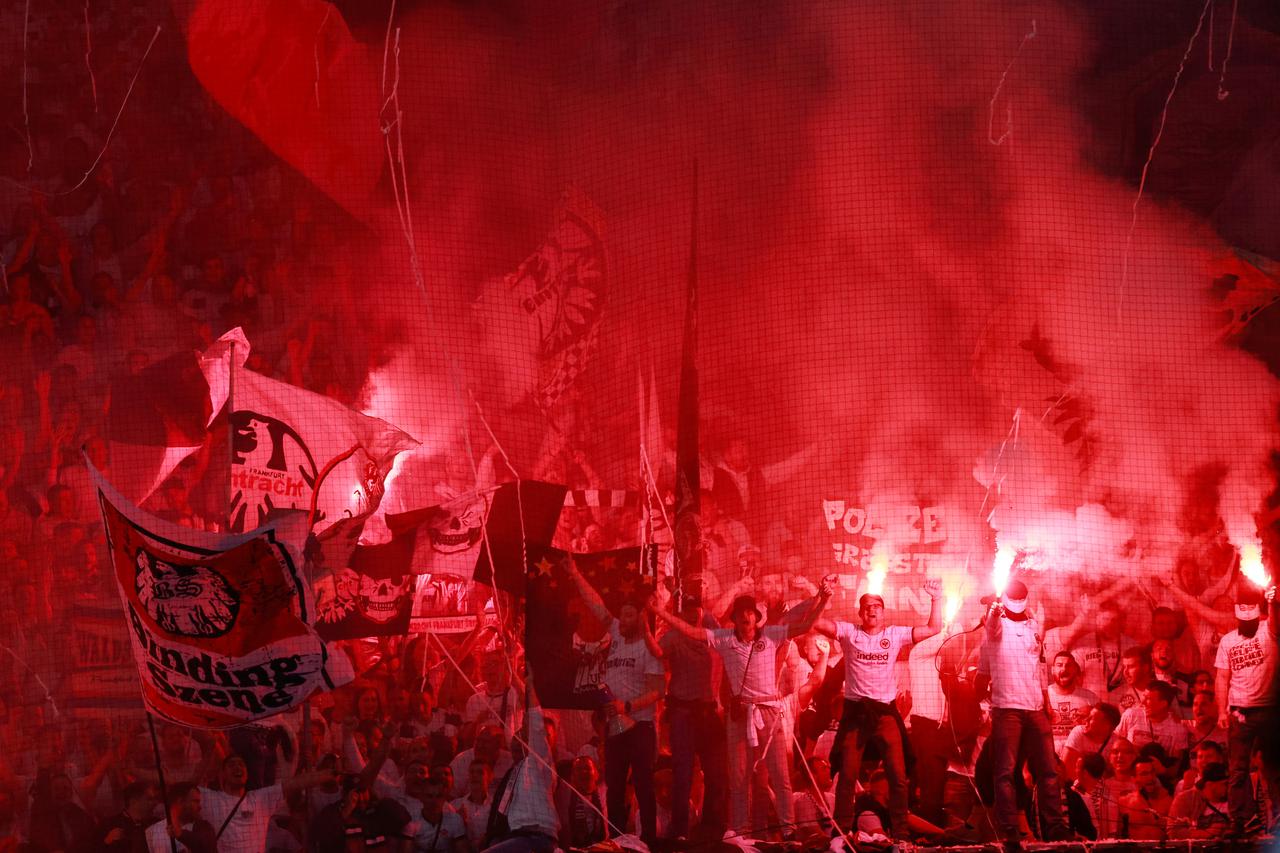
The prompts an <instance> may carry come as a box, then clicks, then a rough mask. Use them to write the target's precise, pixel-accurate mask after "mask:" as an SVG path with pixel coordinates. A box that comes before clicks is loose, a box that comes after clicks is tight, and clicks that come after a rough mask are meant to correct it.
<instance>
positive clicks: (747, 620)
mask: <svg viewBox="0 0 1280 853" xmlns="http://www.w3.org/2000/svg"><path fill="white" fill-rule="evenodd" d="M834 582H835V576H834V575H829V576H828V577H826V578H823V581H822V586H821V588H820V589H819V591H818V595H817V597H816V598H814V599H811V600H810V601H809V602H808V603H807V604H804V605H800V606H801V607H804V608H805V614H804V616H803V617H802V618H799V619H797V620H795V621H793V622H787V623H784V624H780V625H770V626H768V627H765V628H762V627H761V625H762V624H763V623H764V620H765V614H764V611H763V608H761V607H760V605H759V604H758V603H757V602H756V600H755V598H753V597H752V596H749V595H742V596H739V597H738V598H737V599H735V600H734V602H733V605H732V606H731V607H730V618H731V619H732V620H733V627H732V628H719V629H715V630H711V629H707V628H701V627H697V626H694V625H690V624H689V623H688V622H685V621H684V620H683V619H681V618H680V617H678V616H675V615H673V614H671V613H668V612H667V611H666V610H664V609H663V608H662V607H661V606H660V605H659V603H658V602H657V600H656V599H654V600H651V601H650V607H651V608H652V609H653V611H654V612H655V613H657V614H658V615H659V616H660V617H662V619H663V620H664V621H666V623H667V624H668V625H669V626H670V627H672V628H673V629H675V630H677V631H679V632H680V633H682V634H684V635H685V636H686V637H688V638H689V639H691V640H699V641H701V642H704V643H706V644H707V645H708V646H710V647H711V648H712V649H713V650H714V651H715V652H716V653H718V654H719V655H720V659H721V661H722V662H723V664H724V672H725V679H726V681H727V684H728V692H729V696H728V702H729V710H728V715H727V716H728V720H727V721H726V725H725V728H726V741H727V746H728V752H729V758H728V762H729V828H730V830H734V831H737V832H745V831H747V830H748V829H749V828H750V827H749V826H748V815H750V814H751V813H752V812H751V808H750V805H751V804H750V799H749V798H750V791H751V788H752V784H751V782H752V779H753V778H754V777H755V770H756V768H758V767H759V766H760V765H761V764H764V766H765V768H766V769H767V770H768V773H769V783H770V786H771V788H772V790H773V796H774V804H775V806H776V808H777V811H778V822H779V823H780V824H781V826H782V829H783V832H784V834H789V833H791V832H792V831H793V828H792V824H793V822H794V805H795V804H794V801H793V798H792V794H791V744H790V743H789V742H788V741H787V738H786V737H785V736H784V735H783V728H784V727H783V707H782V704H783V703H782V696H781V695H780V693H779V689H778V670H779V668H780V655H781V654H782V653H783V652H785V650H786V647H787V645H788V641H789V640H790V639H792V638H793V637H798V636H800V635H802V634H806V633H808V632H809V630H810V629H811V628H812V627H813V623H814V622H815V621H816V620H817V619H818V617H819V616H820V615H821V613H822V611H823V609H824V608H825V607H826V606H827V602H828V601H830V600H831V591H832V585H833V583H834Z"/></svg>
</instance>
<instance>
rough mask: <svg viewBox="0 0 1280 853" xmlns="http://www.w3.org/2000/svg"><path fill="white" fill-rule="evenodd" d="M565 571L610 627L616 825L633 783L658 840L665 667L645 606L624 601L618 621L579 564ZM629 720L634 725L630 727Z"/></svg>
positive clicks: (609, 728) (608, 750)
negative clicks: (657, 772)
mask: <svg viewBox="0 0 1280 853" xmlns="http://www.w3.org/2000/svg"><path fill="white" fill-rule="evenodd" d="M565 566H566V567H567V569H568V572H569V576H570V577H571V578H572V579H573V581H574V583H576V584H577V585H578V589H579V590H580V591H581V593H582V597H583V600H584V601H585V602H586V604H587V608H588V609H589V610H590V611H591V613H592V615H593V616H595V618H596V619H597V620H598V621H600V622H603V623H604V624H606V625H608V626H609V637H610V642H609V654H608V657H607V658H606V659H605V676H604V687H605V688H606V689H607V690H608V699H607V700H606V703H605V706H604V711H605V717H606V722H605V732H606V737H605V742H604V775H605V789H606V797H607V799H608V803H609V814H610V815H612V816H613V819H614V821H615V822H616V826H617V827H618V828H619V829H623V828H624V826H625V823H626V821H625V817H624V816H625V815H626V814H627V784H628V782H629V783H630V784H631V786H632V787H633V788H634V790H635V798H636V805H637V807H638V810H639V812H640V827H639V829H640V836H641V838H643V839H645V840H646V841H652V840H653V839H655V838H657V833H658V827H657V812H658V806H657V802H656V800H655V799H654V791H653V764H654V760H655V759H656V758H657V753H658V735H657V730H656V728H655V725H654V720H655V711H656V708H655V706H656V705H657V704H658V702H659V700H661V698H662V688H663V683H664V679H663V668H662V663H661V661H659V660H658V659H657V658H656V657H654V655H653V652H652V651H651V650H650V642H651V639H650V638H649V637H648V636H647V633H648V627H647V626H646V625H645V623H644V609H643V607H642V606H641V605H640V604H639V603H638V602H635V601H627V602H624V603H623V604H622V606H621V607H619V608H618V616H617V618H616V619H615V618H613V616H612V614H610V612H609V609H608V608H607V607H605V604H604V601H603V600H601V598H600V595H599V593H597V592H596V591H595V589H594V588H593V587H592V586H591V583H590V582H589V581H588V580H587V579H586V578H585V577H583V576H582V572H581V571H579V570H578V567H577V566H575V565H574V564H573V561H572V560H568V561H566V562H565ZM628 718H630V720H631V721H633V724H631V725H628V724H627V722H626V720H627V719H628Z"/></svg>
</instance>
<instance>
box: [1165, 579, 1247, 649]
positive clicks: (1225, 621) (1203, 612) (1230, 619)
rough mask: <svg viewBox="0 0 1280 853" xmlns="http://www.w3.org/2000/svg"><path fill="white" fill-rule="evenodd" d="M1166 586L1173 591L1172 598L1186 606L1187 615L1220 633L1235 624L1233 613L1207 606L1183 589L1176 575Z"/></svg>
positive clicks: (1228, 629)
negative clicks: (1205, 623) (1222, 611)
mask: <svg viewBox="0 0 1280 853" xmlns="http://www.w3.org/2000/svg"><path fill="white" fill-rule="evenodd" d="M1168 588H1169V591H1170V592H1172V593H1173V596H1174V598H1176V599H1178V601H1179V602H1181V603H1182V606H1183V607H1185V608H1186V610H1187V616H1189V617H1194V618H1196V619H1199V620H1200V621H1202V622H1207V623H1209V624H1210V625H1212V626H1213V627H1214V628H1216V629H1217V630H1218V632H1219V633H1222V634H1225V633H1227V632H1229V631H1230V630H1231V629H1232V628H1234V627H1235V626H1236V619H1235V614H1234V613H1219V612H1218V611H1217V610H1214V609H1213V608H1212V607H1209V606H1207V605H1206V604H1205V603H1204V602H1203V601H1201V600H1200V599H1198V598H1196V597H1195V596H1194V595H1192V594H1191V593H1189V592H1187V591H1186V590H1185V589H1183V588H1182V585H1181V584H1179V583H1178V579H1177V576H1176V575H1175V576H1174V579H1173V583H1171V584H1169V587H1168Z"/></svg>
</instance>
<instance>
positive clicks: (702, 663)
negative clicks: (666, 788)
mask: <svg viewBox="0 0 1280 853" xmlns="http://www.w3.org/2000/svg"><path fill="white" fill-rule="evenodd" d="M686 583H687V580H686ZM680 604H681V609H680V615H681V616H682V617H683V618H684V619H685V620H686V621H688V623H689V624H690V625H701V626H702V627H703V628H706V629H708V630H715V629H717V628H719V627H720V625H719V624H718V623H717V622H716V621H715V620H714V619H712V618H711V617H710V615H708V614H705V613H703V611H702V606H701V602H700V599H699V598H698V597H696V596H693V595H686V596H684V597H683V599H681V602H680ZM658 644H659V646H660V647H661V648H662V654H663V659H664V661H665V663H666V665H667V669H668V671H669V673H670V676H671V677H670V680H669V681H668V683H667V700H666V712H667V733H668V737H670V739H671V762H672V783H671V835H672V837H673V838H686V837H688V835H689V810H690V809H689V807H690V798H691V792H692V791H693V778H694V766H695V762H696V763H697V764H699V765H701V769H702V778H703V780H704V785H705V788H704V793H703V802H702V824H703V828H704V830H705V833H704V834H705V835H707V836H708V837H714V838H718V837H720V836H721V835H723V833H724V826H725V808H726V806H727V802H726V797H727V792H726V788H725V783H726V782H727V781H728V775H729V771H728V764H727V756H726V753H725V734H724V718H723V717H722V716H721V711H720V707H719V705H720V703H719V702H718V701H717V699H716V685H718V684H719V683H720V678H721V667H720V659H719V656H718V655H715V654H714V653H712V651H711V650H710V649H709V648H707V644H706V642H705V641H695V640H691V639H689V638H688V637H686V636H685V635H684V634H682V633H680V632H679V631H667V632H666V633H664V634H663V635H662V638H661V639H660V640H659V641H658Z"/></svg>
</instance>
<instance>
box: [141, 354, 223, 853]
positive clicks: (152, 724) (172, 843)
mask: <svg viewBox="0 0 1280 853" xmlns="http://www.w3.org/2000/svg"><path fill="white" fill-rule="evenodd" d="M232 346H234V344H232ZM144 710H145V711H146V714H147V728H148V729H150V731H151V751H152V752H153V753H154V754H155V757H156V776H157V777H158V778H159V779H160V799H161V801H162V802H163V803H164V822H165V823H168V822H169V787H168V786H167V785H165V783H164V763H163V762H162V761H161V760H160V740H159V738H157V737H156V721H155V719H154V718H153V717H152V716H151V709H150V708H145V709H144ZM169 850H170V851H172V853H178V839H176V838H174V837H173V836H172V835H170V836H169Z"/></svg>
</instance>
